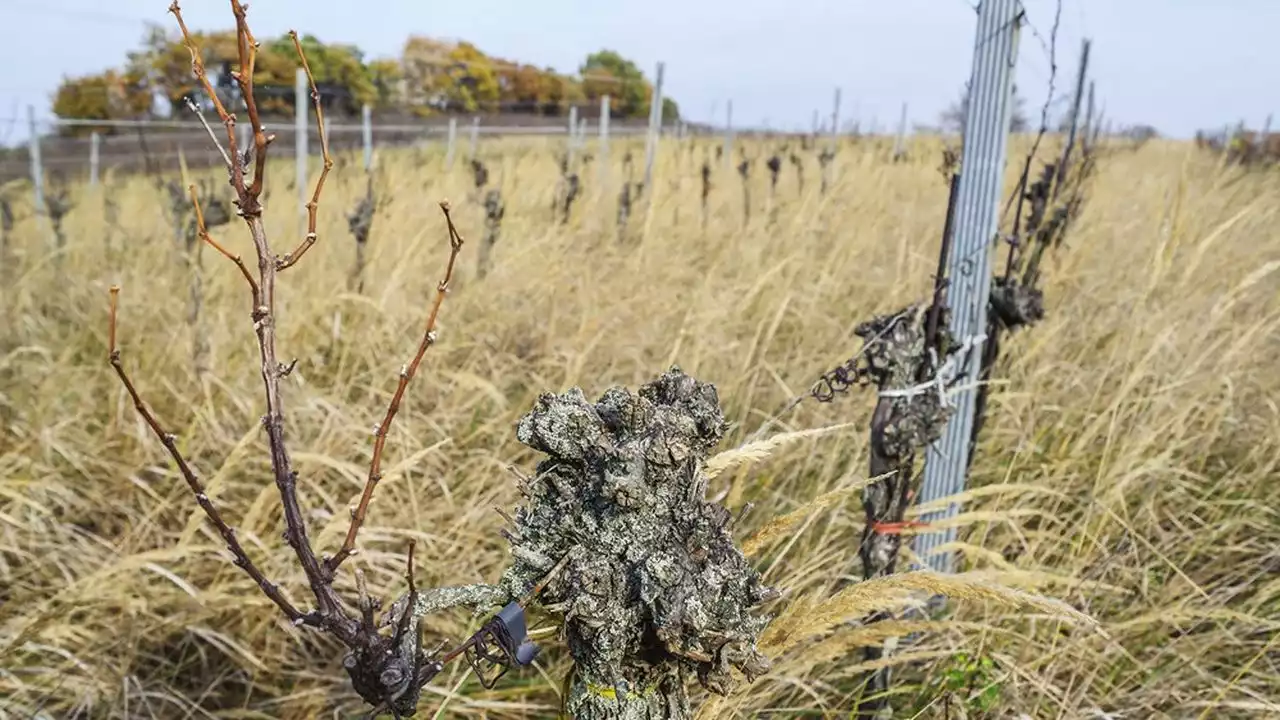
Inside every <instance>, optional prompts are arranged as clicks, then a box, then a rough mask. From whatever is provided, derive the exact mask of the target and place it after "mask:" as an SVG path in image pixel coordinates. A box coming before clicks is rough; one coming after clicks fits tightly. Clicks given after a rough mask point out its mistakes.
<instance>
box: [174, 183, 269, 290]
mask: <svg viewBox="0 0 1280 720" xmlns="http://www.w3.org/2000/svg"><path fill="white" fill-rule="evenodd" d="M187 191H188V192H190V193H191V205H192V206H193V207H195V211H196V233H197V234H198V235H199V237H200V239H201V240H203V241H205V242H206V243H208V244H209V247H212V248H213V249H214V250H217V251H218V252H219V253H221V254H222V255H223V256H225V257H226V258H227V259H229V260H230V261H231V262H233V263H235V264H236V267H238V268H240V274H241V275H244V279H245V281H246V282H248V283H249V291H250V292H251V293H252V294H253V307H255V308H256V307H258V306H259V305H260V304H261V298H260V297H259V292H258V281H257V280H254V279H253V275H252V274H250V273H249V268H247V267H245V264H244V260H241V259H240V256H239V255H235V254H232V253H231V251H229V250H227V249H226V248H225V247H223V246H221V245H219V244H218V242H217V241H216V240H214V239H213V238H212V237H211V236H210V235H209V230H208V229H207V228H205V225H204V211H203V210H201V209H200V199H199V198H198V197H196V186H195V185H188V186H187Z"/></svg>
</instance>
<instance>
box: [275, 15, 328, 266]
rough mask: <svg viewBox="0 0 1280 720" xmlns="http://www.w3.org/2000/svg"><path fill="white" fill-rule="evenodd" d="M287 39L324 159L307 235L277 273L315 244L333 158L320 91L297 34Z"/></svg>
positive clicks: (309, 207) (309, 210) (280, 263)
mask: <svg viewBox="0 0 1280 720" xmlns="http://www.w3.org/2000/svg"><path fill="white" fill-rule="evenodd" d="M289 37H291V38H293V47H294V48H295V49H296V50H297V51H298V59H299V60H300V61H301V62H302V69H303V71H304V72H306V74H307V82H308V83H309V84H310V85H311V103H312V105H314V106H315V109H316V125H317V127H318V128H319V131H320V154H321V156H322V157H323V158H324V167H322V168H321V169H320V177H318V178H316V189H315V191H314V192H312V194H311V202H309V203H307V234H306V235H305V236H304V237H303V238H302V242H301V243H299V244H298V247H297V248H295V249H294V251H293V252H291V253H288V254H287V255H285V256H284V257H282V258H280V259H279V260H277V261H276V270H277V271H279V270H284V269H285V268H290V267H293V266H294V265H295V264H296V263H297V262H298V261H299V260H301V259H302V256H303V255H305V254H306V252H307V250H310V249H311V246H312V245H315V244H316V213H317V212H319V210H320V193H321V192H322V191H323V190H324V181H325V179H326V178H328V177H329V170H330V169H332V168H333V158H331V157H329V138H328V136H327V135H326V134H325V131H324V110H322V109H321V107H320V91H319V90H317V89H316V79H315V77H313V76H312V74H311V66H310V65H309V64H307V54H306V53H305V52H303V50H302V42H301V41H300V40H298V33H297V32H296V31H293V30H290V31H289Z"/></svg>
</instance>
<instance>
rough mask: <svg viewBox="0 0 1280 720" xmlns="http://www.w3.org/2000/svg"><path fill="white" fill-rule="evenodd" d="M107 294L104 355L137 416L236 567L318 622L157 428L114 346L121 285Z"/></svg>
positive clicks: (300, 617)
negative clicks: (276, 579)
mask: <svg viewBox="0 0 1280 720" xmlns="http://www.w3.org/2000/svg"><path fill="white" fill-rule="evenodd" d="M110 293H111V308H110V315H109V319H108V326H107V343H108V354H107V357H108V359H109V360H110V362H111V367H112V369H114V370H115V372H116V376H117V377H119V378H120V382H121V383H122V384H123V385H124V389H125V391H126V392H128V393H129V398H130V399H132V400H133V407H134V409H136V410H137V411H138V415H140V416H141V417H142V419H143V421H144V422H146V423H147V426H148V427H150V428H151V432H152V433H154V434H155V436H156V437H157V438H158V439H159V440H160V443H161V444H162V445H164V449H165V450H166V451H168V453H169V457H171V458H173V462H174V464H176V465H177V466H178V472H179V473H181V474H182V478H183V479H184V480H186V482H187V487H189V488H190V489H191V493H192V494H193V495H195V498H196V503H197V504H199V505H200V509H201V510H204V514H205V515H206V516H207V517H208V518H209V522H210V523H212V524H213V526H214V528H215V529H216V530H217V531H218V534H219V535H221V536H222V539H223V541H224V542H226V543H227V550H229V551H230V552H231V554H232V555H233V556H234V557H235V564H236V566H237V567H239V568H240V569H242V570H244V572H245V574H247V575H248V576H249V577H250V578H252V579H253V581H254V582H255V583H257V584H258V587H259V588H261V590H262V593H263V594H264V595H266V596H267V597H268V598H270V600H271V601H272V602H274V603H275V604H276V606H277V607H279V608H280V609H281V610H282V611H283V612H284V614H285V617H288V618H289V620H291V621H293V622H294V623H297V624H307V625H318V624H319V619H318V618H316V617H315V616H314V615H312V614H304V613H302V612H299V611H298V609H297V608H296V607H294V606H293V603H291V602H289V600H288V599H287V598H285V596H284V594H283V593H281V592H280V588H279V587H277V586H276V585H275V584H274V583H272V582H271V581H269V580H267V578H266V576H265V575H263V574H262V571H261V570H259V569H258V566H257V565H255V564H254V563H253V561H252V560H250V559H249V556H248V555H247V554H245V551H244V548H243V547H242V546H241V545H240V540H239V539H238V538H237V537H236V531H235V529H234V528H232V527H231V526H230V525H227V523H226V521H224V520H223V519H222V514H221V513H220V512H218V508H217V507H216V506H214V504H213V502H212V501H210V500H209V496H208V494H206V493H205V490H204V485H203V484H202V483H201V482H200V478H199V477H198V476H197V475H196V473H195V471H194V470H192V469H191V465H190V464H189V463H188V462H187V460H186V458H184V457H183V456H182V453H181V451H179V450H178V445H177V438H176V437H175V436H174V435H173V433H168V432H165V431H164V429H163V428H162V427H160V422H159V421H158V420H156V417H155V415H154V414H152V412H151V410H150V409H149V408H148V407H147V405H146V403H144V402H143V401H142V397H141V396H140V395H139V394H138V390H137V388H136V387H134V384H133V381H132V380H130V379H129V375H128V373H126V372H125V370H124V363H123V362H121V359H120V349H119V348H118V347H116V316H117V306H118V303H119V296H120V288H119V287H118V286H115V285H112V286H111V290H110Z"/></svg>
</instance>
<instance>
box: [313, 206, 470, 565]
mask: <svg viewBox="0 0 1280 720" xmlns="http://www.w3.org/2000/svg"><path fill="white" fill-rule="evenodd" d="M440 209H441V210H442V211H443V212H444V219H445V223H446V224H447V225H448V228H449V249H450V252H449V263H448V265H447V266H446V267H445V271H444V278H443V279H442V280H440V284H439V285H437V286H436V299H435V302H434V303H433V304H432V306H431V312H430V314H428V315H427V324H426V328H425V329H424V330H423V333H422V342H421V343H419V344H418V352H417V354H416V355H414V356H413V360H412V361H411V362H410V363H409V364H408V365H406V366H404V367H402V368H401V369H400V383H399V384H398V385H397V386H396V391H395V394H394V395H392V396H391V404H390V405H388V406H387V413H386V415H385V416H384V417H383V418H382V422H381V423H379V424H378V426H377V427H376V428H375V429H374V432H373V458H372V460H370V462H369V475H368V477H367V478H366V479H365V484H364V492H362V493H361V494H360V504H359V505H357V506H356V508H355V510H353V511H352V513H351V525H350V527H349V528H348V529H347V537H346V539H345V540H343V541H342V547H341V548H340V549H339V550H338V552H337V554H335V555H334V556H333V557H331V558H329V559H327V560H326V561H325V569H326V570H327V571H328V573H329V577H333V573H334V572H335V571H337V569H338V566H339V565H341V564H342V561H343V560H346V559H347V558H348V557H350V556H351V555H352V553H354V552H355V545H356V535H358V534H359V533H360V526H361V524H363V523H364V518H365V514H366V513H367V512H368V511H369V501H370V500H371V499H372V498H373V489H374V488H375V487H377V485H378V481H380V480H381V479H382V452H383V448H385V447H386V443H387V431H388V430H390V429H391V423H393V422H395V419H396V413H397V412H399V411H400V401H401V399H402V398H403V397H404V391H405V388H407V387H408V386H409V381H410V380H412V379H413V376H414V374H415V373H416V372H417V371H418V366H419V365H420V364H422V358H423V356H424V355H426V354H427V349H428V348H430V347H431V346H432V345H434V344H435V342H436V318H437V317H438V316H439V315H440V306H441V305H443V304H444V296H445V295H447V294H448V292H449V282H450V280H452V279H453V268H454V265H455V264H456V263H457V260H458V253H459V252H461V251H462V243H463V240H462V236H461V235H460V234H458V229H457V228H456V227H454V224H453V218H452V217H451V216H450V215H449V201H448V200H444V201H441V203H440Z"/></svg>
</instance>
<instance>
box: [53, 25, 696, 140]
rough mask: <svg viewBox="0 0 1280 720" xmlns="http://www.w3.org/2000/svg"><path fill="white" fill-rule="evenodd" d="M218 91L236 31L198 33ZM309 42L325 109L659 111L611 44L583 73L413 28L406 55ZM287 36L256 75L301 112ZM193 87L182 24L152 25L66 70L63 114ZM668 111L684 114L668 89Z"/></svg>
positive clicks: (264, 48)
mask: <svg viewBox="0 0 1280 720" xmlns="http://www.w3.org/2000/svg"><path fill="white" fill-rule="evenodd" d="M193 35H194V36H195V38H196V40H197V42H198V43H199V46H200V48H201V50H202V53H203V58H202V60H203V61H204V63H205V67H206V68H208V71H209V75H210V80H211V82H213V84H214V87H215V91H216V92H217V93H218V94H219V96H220V97H221V99H222V100H223V101H224V102H228V103H230V105H231V107H238V103H239V98H238V93H239V89H238V87H237V85H236V83H235V82H234V81H233V80H232V76H231V73H232V72H235V71H238V70H239V52H238V49H237V46H236V33H235V30H234V29H232V30H224V31H216V32H203V33H193ZM302 44H303V47H304V49H305V50H306V53H307V59H308V61H309V63H310V65H311V70H312V72H313V73H314V75H315V79H316V83H317V87H318V90H319V92H320V94H321V100H322V103H323V104H324V105H325V108H326V112H329V113H331V114H335V115H339V116H343V115H345V116H351V115H355V114H358V113H359V112H360V109H361V108H362V106H364V105H366V104H367V105H370V106H372V107H373V108H375V109H376V110H379V111H403V112H408V113H412V114H417V115H423V116H426V115H434V114H449V113H522V114H536V115H552V116H558V115H562V114H566V113H567V112H568V108H569V107H571V106H574V105H579V106H597V105H598V104H599V101H600V98H601V97H602V96H604V95H608V96H609V97H610V111H611V115H612V116H613V117H617V118H624V119H625V118H636V117H646V116H647V115H648V114H649V106H650V102H651V100H652V98H653V84H652V83H651V82H650V81H649V79H648V78H646V77H645V74H644V73H643V72H642V71H641V70H640V68H639V67H638V66H637V65H636V64H635V63H634V62H633V61H631V60H629V59H627V58H625V57H623V56H622V55H621V54H619V53H617V52H616V51H613V50H600V51H598V52H594V53H591V54H589V55H588V56H587V57H586V59H585V60H584V61H583V62H582V64H581V65H580V66H579V67H578V72H577V75H576V76H575V75H570V74H565V73H561V72H557V71H556V70H555V69H554V68H551V67H539V66H537V65H533V64H530V63H524V62H517V61H513V60H507V59H503V58H499V57H495V56H491V55H488V54H486V53H484V52H483V51H482V50H480V48H478V47H476V46H475V45H474V44H472V43H469V42H465V41H460V42H451V41H446V40H439V39H435V38H430V37H426V36H421V35H413V36H410V37H409V38H408V39H407V40H406V41H405V44H404V47H403V49H402V51H401V53H400V56H399V57H397V58H378V59H371V60H369V59H366V58H365V54H364V52H363V51H361V50H360V48H358V47H357V46H355V45H350V44H344V43H325V42H322V41H321V40H319V39H318V38H316V37H314V36H310V35H308V36H304V37H303V38H302ZM296 57H297V55H296V53H295V52H294V49H293V42H292V40H290V39H289V37H288V35H281V36H279V37H276V38H272V39H269V40H263V41H262V42H261V47H260V50H259V53H258V57H257V60H256V62H255V63H254V69H253V72H254V83H255V86H256V89H257V93H258V104H259V107H260V109H261V110H262V112H264V113H265V114H267V115H270V116H273V117H292V116H293V112H294V107H295V104H294V100H295V98H294V76H295V72H296V68H297V61H296ZM186 98H191V100H192V101H193V102H196V103H197V104H201V105H206V106H207V105H208V104H209V99H208V98H207V97H205V93H204V92H203V91H202V90H201V89H200V87H199V86H198V84H197V83H196V82H195V79H194V78H193V77H192V75H191V56H190V54H189V53H188V51H187V49H186V47H185V46H184V45H183V43H182V39H181V38H180V37H178V36H177V35H175V34H173V33H170V32H166V31H165V30H163V29H162V28H160V27H158V26H153V27H151V28H149V29H148V31H147V33H146V35H145V36H144V37H143V39H142V42H141V47H139V48H138V49H137V50H134V51H131V52H129V53H127V55H126V58H125V61H124V63H123V64H122V65H120V66H118V67H113V68H109V69H107V70H105V71H103V72H100V73H95V74H90V75H85V76H79V77H66V78H64V79H63V81H62V83H61V84H60V85H59V86H58V89H57V92H56V93H55V95H54V99H53V112H54V114H55V115H57V116H58V117H60V118H76V119H89V120H124V119H145V118H150V117H157V116H165V115H170V114H177V113H182V112H185V111H186ZM662 114H663V118H664V120H675V119H678V118H679V107H678V105H677V104H676V102H675V101H673V100H671V99H670V98H664V99H663V104H662ZM94 130H97V131H100V132H110V131H111V128H109V127H105V126H104V127H98V128H95V127H90V126H76V127H67V126H63V127H62V132H63V133H65V134H84V133H88V132H91V131H94Z"/></svg>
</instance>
